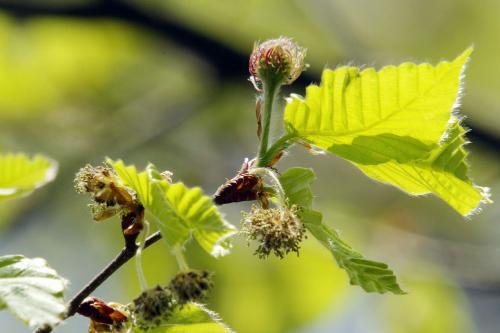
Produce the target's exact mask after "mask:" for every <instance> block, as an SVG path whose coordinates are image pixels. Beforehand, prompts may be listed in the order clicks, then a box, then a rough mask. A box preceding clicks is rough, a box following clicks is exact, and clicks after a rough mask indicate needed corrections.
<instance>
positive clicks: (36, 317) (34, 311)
mask: <svg viewBox="0 0 500 333" xmlns="http://www.w3.org/2000/svg"><path fill="white" fill-rule="evenodd" d="M66 284H67V283H66V280H64V279H63V278H61V277H60V276H59V275H58V274H57V272H56V271H55V270H53V269H52V268H50V267H48V266H47V263H46V262H45V260H43V259H41V258H35V259H28V258H25V257H24V256H21V255H7V256H3V257H0V309H2V308H8V309H9V310H10V311H12V313H14V314H15V315H16V316H17V317H18V318H19V319H21V320H22V321H23V322H25V323H26V324H28V325H29V326H31V327H43V326H50V327H52V326H54V325H56V324H57V323H59V322H60V320H61V319H62V317H63V315H64V313H65V311H66V305H65V303H64V300H63V292H64V290H65V288H66Z"/></svg>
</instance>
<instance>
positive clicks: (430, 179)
mask: <svg viewBox="0 0 500 333" xmlns="http://www.w3.org/2000/svg"><path fill="white" fill-rule="evenodd" d="M464 135H465V130H464V129H463V128H462V127H461V126H460V125H459V123H458V122H455V123H454V124H453V125H452V126H451V127H450V130H449V132H448V137H447V138H446V139H445V140H444V142H443V144H442V145H441V146H439V147H438V148H436V149H434V150H433V151H432V152H431V154H430V156H429V157H428V158H427V159H425V160H416V161H411V162H408V163H405V164H401V163H397V162H395V161H389V162H386V163H383V164H379V165H362V164H355V165H357V166H358V167H359V168H360V169H361V170H362V171H363V172H364V173H365V174H366V175H368V176H369V177H371V178H373V179H376V180H378V181H380V182H383V183H386V184H390V185H394V186H396V187H398V188H400V189H402V190H404V191H406V192H408V193H410V194H413V195H424V194H428V193H434V194H435V195H437V196H438V197H440V198H441V199H443V200H444V201H445V202H447V203H448V204H449V205H450V206H451V207H453V208H454V209H455V210H456V211H457V212H459V213H460V214H461V215H463V216H470V215H472V214H474V213H476V212H477V211H478V210H479V209H480V205H481V203H489V202H491V200H490V199H489V189H488V188H487V187H480V186H477V185H475V184H474V183H473V182H472V181H471V180H470V179H469V177H468V176H467V174H468V169H469V166H468V164H467V161H466V157H467V152H466V151H465V149H464V147H463V146H464V144H465V143H466V141H465V138H464Z"/></svg>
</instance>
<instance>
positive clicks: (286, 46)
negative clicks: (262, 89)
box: [248, 37, 306, 89]
mask: <svg viewBox="0 0 500 333" xmlns="http://www.w3.org/2000/svg"><path fill="white" fill-rule="evenodd" d="M305 55H306V49H304V48H302V47H300V46H298V45H297V44H296V43H295V42H294V41H293V40H292V39H291V38H286V37H280V38H277V39H270V40H268V41H265V42H264V43H261V44H258V43H256V44H255V46H254V49H253V52H252V54H251V55H250V60H249V64H248V70H249V72H250V80H251V81H252V82H253V83H254V84H255V85H256V87H257V88H258V86H259V85H260V84H261V82H262V81H265V80H275V81H277V82H279V83H280V84H291V83H292V82H293V81H295V80H296V79H297V78H298V77H299V76H300V74H301V73H302V71H303V70H304V67H305V64H304V58H305ZM258 89H259V88H258Z"/></svg>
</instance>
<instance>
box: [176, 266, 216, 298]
mask: <svg viewBox="0 0 500 333" xmlns="http://www.w3.org/2000/svg"><path fill="white" fill-rule="evenodd" d="M212 287H213V282H212V274H211V273H210V272H208V271H205V270H203V271H195V270H189V271H186V272H179V273H177V274H176V275H175V276H174V277H173V278H172V280H171V281H170V284H169V288H170V290H172V291H173V292H174V293H175V295H176V296H177V301H178V302H179V304H185V303H188V302H201V301H204V300H205V299H206V298H207V296H208V292H209V291H210V289H212Z"/></svg>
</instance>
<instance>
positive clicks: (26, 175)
mask: <svg viewBox="0 0 500 333" xmlns="http://www.w3.org/2000/svg"><path fill="white" fill-rule="evenodd" d="M56 174H57V162H56V161H54V160H51V159H49V158H47V157H44V156H42V155H35V156H34V157H33V158H32V159H30V158H29V157H28V156H26V155H25V154H1V155H0V200H1V199H5V198H13V197H17V196H22V195H28V194H29V193H31V192H32V191H34V190H35V189H37V188H39V187H41V186H43V185H45V184H46V183H48V182H50V181H52V180H54V178H55V176H56Z"/></svg>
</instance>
